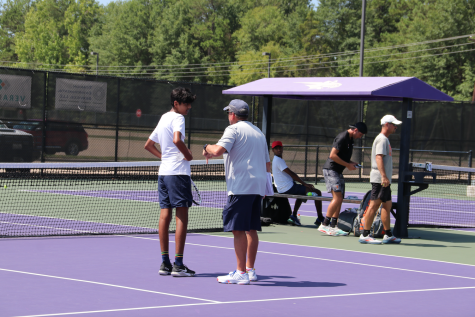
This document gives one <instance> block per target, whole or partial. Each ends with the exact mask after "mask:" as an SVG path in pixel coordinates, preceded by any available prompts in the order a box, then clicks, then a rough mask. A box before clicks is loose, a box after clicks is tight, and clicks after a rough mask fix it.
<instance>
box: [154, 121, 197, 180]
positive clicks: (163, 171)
mask: <svg viewBox="0 0 475 317" xmlns="http://www.w3.org/2000/svg"><path fill="white" fill-rule="evenodd" d="M177 131H179V132H181V140H182V141H185V117H184V116H183V115H181V114H179V113H177V112H167V113H165V114H164V115H162V117H161V118H160V121H159V122H158V124H157V127H156V128H155V130H153V132H152V134H150V136H149V139H150V140H152V141H153V142H155V143H158V144H160V149H161V152H162V164H161V165H160V169H159V170H158V175H188V176H189V175H190V162H188V161H187V160H185V159H184V156H183V154H182V153H181V152H180V150H178V148H177V147H176V145H175V143H173V133H175V132H177Z"/></svg>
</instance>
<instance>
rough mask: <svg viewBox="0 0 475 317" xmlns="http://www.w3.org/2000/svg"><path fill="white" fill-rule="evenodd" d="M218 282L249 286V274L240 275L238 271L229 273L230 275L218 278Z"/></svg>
mask: <svg viewBox="0 0 475 317" xmlns="http://www.w3.org/2000/svg"><path fill="white" fill-rule="evenodd" d="M218 282H219V283H223V284H238V285H248V284H249V283H250V281H249V274H247V273H246V272H243V273H238V272H237V271H234V272H229V274H228V275H224V276H218Z"/></svg>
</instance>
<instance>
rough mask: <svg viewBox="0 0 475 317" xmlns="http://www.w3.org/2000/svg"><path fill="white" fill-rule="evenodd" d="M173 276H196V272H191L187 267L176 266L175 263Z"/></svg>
mask: <svg viewBox="0 0 475 317" xmlns="http://www.w3.org/2000/svg"><path fill="white" fill-rule="evenodd" d="M172 276H175V277H183V276H195V271H192V270H190V269H189V268H187V267H186V265H176V264H175V263H173V269H172Z"/></svg>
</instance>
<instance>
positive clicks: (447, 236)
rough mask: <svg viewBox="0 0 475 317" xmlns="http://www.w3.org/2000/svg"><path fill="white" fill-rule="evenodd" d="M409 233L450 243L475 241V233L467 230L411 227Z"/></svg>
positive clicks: (425, 238) (421, 237) (424, 238)
mask: <svg viewBox="0 0 475 317" xmlns="http://www.w3.org/2000/svg"><path fill="white" fill-rule="evenodd" d="M409 235H410V236H415V237H419V238H420V239H423V240H432V241H440V242H449V243H475V235H474V234H470V233H467V232H450V231H445V230H437V231H426V230H421V229H413V228H411V229H410V231H409Z"/></svg>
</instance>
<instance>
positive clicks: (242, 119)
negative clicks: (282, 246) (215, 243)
mask: <svg viewBox="0 0 475 317" xmlns="http://www.w3.org/2000/svg"><path fill="white" fill-rule="evenodd" d="M223 110H224V111H227V112H228V120H229V124H230V125H229V126H228V127H227V128H226V130H225V131H224V134H223V136H222V137H221V139H220V140H219V141H218V143H217V144H216V145H208V144H205V145H204V147H203V155H204V156H205V157H206V158H207V159H208V158H212V157H214V156H220V155H223V157H224V166H225V172H226V186H227V190H228V200H227V203H226V206H225V207H224V210H223V224H224V231H232V232H233V235H234V250H235V252H236V258H237V269H236V270H235V271H233V272H231V273H229V274H228V275H224V276H218V282H219V283H226V284H249V282H250V281H257V275H256V270H255V268H254V263H255V260H256V255H257V247H258V245H259V238H258V236H257V231H261V202H262V198H263V197H264V195H265V189H266V183H267V172H269V173H270V160H269V151H268V148H267V142H266V138H265V136H264V134H263V133H262V132H261V130H259V128H257V127H256V126H254V125H253V124H252V123H250V122H249V121H247V117H248V113H249V106H248V105H247V103H246V102H244V101H242V100H239V99H234V100H232V101H231V102H230V103H229V105H228V106H227V107H225V108H224V109H223ZM246 255H247V259H246Z"/></svg>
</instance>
